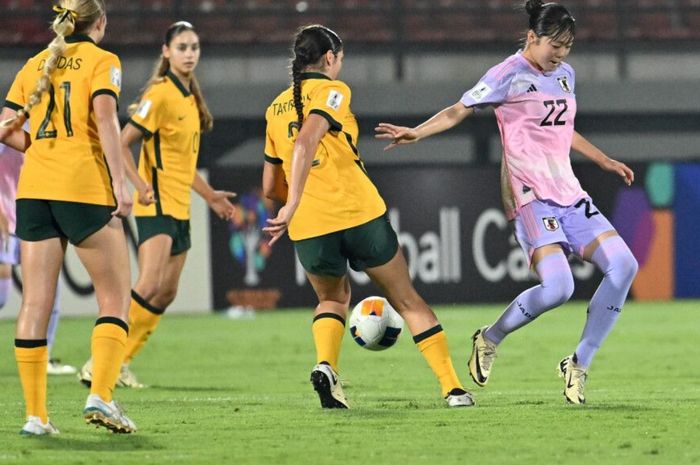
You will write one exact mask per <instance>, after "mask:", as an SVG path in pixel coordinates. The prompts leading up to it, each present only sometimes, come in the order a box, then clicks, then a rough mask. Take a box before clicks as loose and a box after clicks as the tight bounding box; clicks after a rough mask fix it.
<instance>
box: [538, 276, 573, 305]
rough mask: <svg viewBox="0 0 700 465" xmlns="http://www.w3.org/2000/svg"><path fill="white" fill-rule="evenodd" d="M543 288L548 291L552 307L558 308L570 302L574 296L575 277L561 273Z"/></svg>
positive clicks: (544, 283) (543, 285)
mask: <svg viewBox="0 0 700 465" xmlns="http://www.w3.org/2000/svg"><path fill="white" fill-rule="evenodd" d="M542 287H544V288H545V289H546V291H547V297H548V299H547V300H548V301H549V304H550V306H551V307H558V306H559V305H562V304H565V303H566V302H568V301H569V299H571V296H573V295H574V289H575V286H574V277H573V275H572V274H571V273H561V274H558V275H557V276H556V277H553V278H550V279H548V280H547V281H546V282H543V283H542Z"/></svg>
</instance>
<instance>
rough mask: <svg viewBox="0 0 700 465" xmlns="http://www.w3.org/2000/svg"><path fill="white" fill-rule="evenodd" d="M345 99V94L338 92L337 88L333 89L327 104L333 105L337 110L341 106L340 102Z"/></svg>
mask: <svg viewBox="0 0 700 465" xmlns="http://www.w3.org/2000/svg"><path fill="white" fill-rule="evenodd" d="M342 101H343V94H341V93H340V92H338V91H337V90H332V91H331V92H330V93H329V94H328V100H326V105H328V106H329V107H331V108H332V109H334V110H337V109H338V108H340V104H341V102H342Z"/></svg>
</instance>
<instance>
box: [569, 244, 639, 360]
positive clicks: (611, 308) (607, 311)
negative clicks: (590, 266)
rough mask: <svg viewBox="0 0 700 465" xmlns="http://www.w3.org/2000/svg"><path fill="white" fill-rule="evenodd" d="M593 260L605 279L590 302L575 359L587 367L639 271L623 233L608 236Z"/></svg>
mask: <svg viewBox="0 0 700 465" xmlns="http://www.w3.org/2000/svg"><path fill="white" fill-rule="evenodd" d="M591 261H592V262H593V263H595V264H596V265H597V266H598V268H599V269H600V271H602V272H603V280H602V281H601V282H600V286H598V289H597V290H596V291H595V294H593V298H592V299H591V302H590V304H589V305H588V316H587V317H586V325H585V326H584V328H583V334H582V335H581V340H580V341H579V344H578V346H577V347H576V351H575V352H574V354H575V361H576V363H578V364H579V365H581V366H583V367H588V366H589V365H590V364H591V361H592V360H593V356H594V355H595V353H596V351H597V350H598V348H599V347H600V345H601V344H602V343H603V341H604V340H605V338H606V337H607V335H608V334H609V333H610V331H611V330H612V328H613V326H615V322H616V321H617V318H618V317H619V316H620V312H621V311H622V306H623V305H624V303H625V299H626V298H627V293H628V292H629V289H630V286H631V285H632V281H633V280H634V277H635V276H636V274H637V268H638V265H637V260H636V259H635V258H634V255H632V252H631V251H630V249H629V247H627V244H625V241H624V240H622V238H621V237H620V236H612V237H609V238H607V239H605V240H604V241H603V242H602V243H601V244H600V246H598V249H596V251H595V252H594V253H593V256H592V257H591Z"/></svg>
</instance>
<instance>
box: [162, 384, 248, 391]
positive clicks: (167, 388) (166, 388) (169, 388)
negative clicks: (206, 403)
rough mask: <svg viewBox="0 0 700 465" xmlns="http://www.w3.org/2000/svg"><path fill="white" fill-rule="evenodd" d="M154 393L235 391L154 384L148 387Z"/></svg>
mask: <svg viewBox="0 0 700 465" xmlns="http://www.w3.org/2000/svg"><path fill="white" fill-rule="evenodd" d="M148 388H149V389H153V390H156V391H179V392H230V393H234V392H236V391H235V389H231V388H230V387H224V386H222V387H216V386H165V385H160V384H154V385H151V386H149V387H148Z"/></svg>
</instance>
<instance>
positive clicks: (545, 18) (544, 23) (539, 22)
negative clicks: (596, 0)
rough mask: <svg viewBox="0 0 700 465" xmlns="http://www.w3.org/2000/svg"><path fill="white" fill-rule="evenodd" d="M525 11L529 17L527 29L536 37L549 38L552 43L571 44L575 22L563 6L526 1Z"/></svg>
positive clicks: (537, 0) (539, 1)
mask: <svg viewBox="0 0 700 465" xmlns="http://www.w3.org/2000/svg"><path fill="white" fill-rule="evenodd" d="M525 11H526V12H527V14H528V16H529V21H528V27H529V29H531V30H532V31H533V32H534V33H535V35H536V36H537V37H543V36H546V37H549V38H550V39H551V40H552V41H559V40H562V41H563V42H571V41H573V39H574V36H575V35H576V20H575V19H574V17H573V16H571V13H569V10H567V9H566V7H565V6H563V5H560V4H558V3H554V2H550V3H543V2H542V0H527V1H526V2H525Z"/></svg>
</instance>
